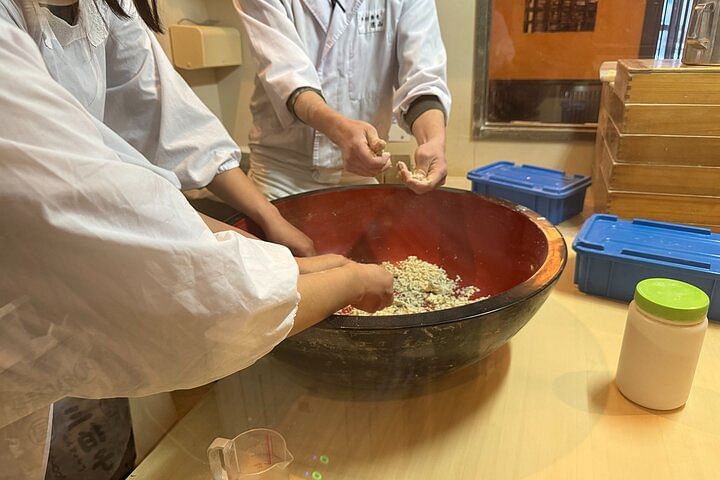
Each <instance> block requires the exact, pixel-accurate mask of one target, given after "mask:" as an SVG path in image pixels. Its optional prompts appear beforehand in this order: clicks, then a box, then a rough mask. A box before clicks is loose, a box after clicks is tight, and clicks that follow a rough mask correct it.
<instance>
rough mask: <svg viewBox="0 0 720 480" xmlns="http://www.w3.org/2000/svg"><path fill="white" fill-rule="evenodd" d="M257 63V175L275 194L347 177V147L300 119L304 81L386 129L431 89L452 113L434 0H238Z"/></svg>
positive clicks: (253, 138)
mask: <svg viewBox="0 0 720 480" xmlns="http://www.w3.org/2000/svg"><path fill="white" fill-rule="evenodd" d="M234 1H235V5H236V7H237V9H238V12H239V13H240V15H241V17H242V19H243V24H244V26H245V29H246V31H247V34H248V37H249V39H250V44H251V47H252V50H253V54H254V56H255V57H256V59H257V61H258V63H259V65H258V75H257V79H256V88H255V92H254V94H253V97H252V102H251V106H250V108H251V110H252V114H253V129H252V130H251V133H250V148H251V157H250V158H251V176H252V177H253V179H254V180H255V181H256V182H257V183H258V185H259V186H260V187H261V189H262V190H263V191H264V192H265V194H266V195H268V196H269V197H270V198H276V197H280V196H285V195H288V194H292V193H298V192H302V191H306V190H313V189H317V188H323V187H328V186H334V185H338V184H345V183H358V182H367V181H368V180H369V179H366V178H365V179H363V178H362V177H357V176H353V175H349V174H347V172H345V173H344V172H343V162H342V156H341V153H340V150H339V149H338V148H337V147H336V146H335V145H334V144H333V143H332V142H330V140H329V139H328V138H327V137H325V136H324V135H323V134H321V133H319V132H316V131H315V130H313V129H312V128H310V127H308V126H306V125H304V124H302V123H301V122H300V121H299V120H297V119H296V118H294V116H293V115H292V113H291V112H290V111H289V109H288V106H287V104H286V103H287V100H288V98H289V97H290V95H291V94H292V93H293V92H294V91H295V90H296V89H297V88H300V87H313V88H315V89H318V90H320V91H321V92H322V94H323V96H324V97H325V100H326V101H327V103H328V105H330V106H331V107H332V108H334V109H335V110H337V111H338V112H340V113H341V114H342V115H344V116H346V117H349V118H353V119H356V120H362V121H366V122H369V123H371V124H372V125H373V126H375V128H376V129H377V131H378V133H379V134H380V136H381V137H383V138H387V135H388V131H389V129H390V125H391V122H392V117H393V115H394V117H395V119H396V120H397V122H398V124H399V125H400V126H401V127H403V128H405V129H406V130H408V125H406V124H405V119H404V115H405V113H406V112H407V110H408V108H409V107H410V106H411V105H412V103H413V102H414V101H415V100H416V99H417V98H418V97H421V96H425V95H433V96H435V97H437V98H438V99H439V101H440V102H441V103H442V105H443V108H444V110H445V113H446V114H449V112H450V93H449V91H448V88H447V82H446V63H447V62H446V54H445V48H444V46H443V43H442V38H441V36H440V28H439V25H438V20H437V13H436V10H435V3H434V0H341V4H342V6H343V7H344V9H345V10H344V11H343V9H341V8H339V7H338V6H336V7H335V8H334V9H333V8H332V6H331V2H330V0H234Z"/></svg>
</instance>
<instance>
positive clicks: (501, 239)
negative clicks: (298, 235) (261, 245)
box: [235, 186, 564, 296]
mask: <svg viewBox="0 0 720 480" xmlns="http://www.w3.org/2000/svg"><path fill="white" fill-rule="evenodd" d="M275 204H276V205H277V207H278V209H279V210H280V212H281V213H282V215H283V216H284V217H285V218H286V219H287V220H288V221H290V222H291V223H292V224H293V225H295V226H297V227H298V228H299V229H300V230H302V231H303V232H305V233H306V234H307V235H308V236H310V238H312V239H313V240H314V241H315V246H316V249H317V251H318V253H339V254H342V255H345V256H347V257H349V258H351V259H353V260H356V261H360V262H371V263H379V262H382V261H398V260H403V259H405V258H407V257H408V256H410V255H414V256H417V257H418V258H420V259H422V260H425V261H428V262H431V263H434V264H437V265H440V266H442V267H443V268H444V269H445V270H446V271H447V272H448V274H449V275H450V276H451V277H455V276H456V275H459V276H460V277H461V278H462V280H463V282H462V283H463V285H474V286H475V287H477V288H479V289H480V292H479V296H491V295H496V294H499V293H501V292H505V291H507V290H510V289H512V288H513V287H516V286H518V285H520V284H522V283H523V282H527V281H528V280H529V279H530V278H531V277H534V276H535V277H538V275H537V274H538V271H539V270H540V269H542V268H543V267H545V268H546V269H547V267H548V260H549V252H550V251H551V250H556V249H555V248H550V247H551V245H550V244H551V243H556V242H558V241H559V242H561V243H562V248H563V254H562V255H561V256H562V258H560V255H559V254H558V255H557V257H558V258H556V259H554V261H553V262H552V263H553V264H554V265H551V266H550V267H551V268H550V271H548V272H546V274H543V275H540V277H542V278H536V279H537V280H538V281H537V282H532V283H533V284H534V285H533V287H534V288H541V287H543V286H544V285H545V284H547V283H548V282H549V281H550V280H551V279H554V277H555V275H556V274H558V273H559V271H561V269H562V266H563V265H564V242H563V241H562V237H561V236H560V234H559V233H558V232H557V230H556V229H555V228H554V227H552V226H551V225H550V224H548V223H547V222H546V221H545V220H543V219H538V218H537V215H536V214H534V213H532V212H529V211H528V210H527V209H524V208H522V207H516V206H514V205H511V204H508V203H505V202H501V201H496V200H493V199H489V198H486V197H482V196H479V195H475V194H472V193H469V192H464V191H459V190H451V189H443V190H437V191H434V192H432V193H429V194H426V195H415V194H413V193H412V192H410V191H408V190H407V189H406V188H402V187H394V186H370V187H346V188H340V189H331V190H323V191H318V192H312V193H307V194H302V195H295V196H293V197H288V198H286V199H281V200H278V201H276V202H275ZM235 224H236V225H237V226H239V227H240V228H244V229H248V230H249V231H251V232H253V233H255V234H256V235H258V236H262V232H260V230H259V229H258V228H257V227H256V226H255V225H252V224H248V223H247V222H246V221H245V220H244V219H240V220H237V221H236V222H235Z"/></svg>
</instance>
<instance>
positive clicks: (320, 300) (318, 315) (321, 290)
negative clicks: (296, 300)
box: [290, 263, 364, 335]
mask: <svg viewBox="0 0 720 480" xmlns="http://www.w3.org/2000/svg"><path fill="white" fill-rule="evenodd" d="M298 291H299V292H300V304H299V306H298V311H297V314H296V315H295V323H294V324H293V328H292V330H291V331H290V335H295V334H296V333H299V332H301V331H303V330H305V329H306V328H309V327H312V326H313V325H315V324H316V323H318V322H320V321H322V320H324V319H326V318H327V317H329V316H330V315H332V314H333V313H335V312H337V311H338V310H340V309H342V308H345V307H347V306H348V305H350V304H351V303H353V302H354V301H356V300H357V299H358V298H360V297H362V295H363V294H364V290H363V285H362V282H361V281H360V279H359V276H358V274H357V272H356V269H355V265H354V264H352V263H349V264H347V265H344V266H342V267H338V268H333V269H332V270H326V271H324V272H318V273H308V274H305V275H300V277H299V278H298Z"/></svg>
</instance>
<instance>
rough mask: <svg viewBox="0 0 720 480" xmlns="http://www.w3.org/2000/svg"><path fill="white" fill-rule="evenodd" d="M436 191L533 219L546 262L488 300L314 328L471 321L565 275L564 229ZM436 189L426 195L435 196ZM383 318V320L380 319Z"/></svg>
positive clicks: (528, 213)
mask: <svg viewBox="0 0 720 480" xmlns="http://www.w3.org/2000/svg"><path fill="white" fill-rule="evenodd" d="M405 188H406V187H405V186H404V185H386V184H377V185H348V186H342V187H332V188H325V189H321V190H312V191H309V192H303V193H298V194H295V195H290V196H287V197H282V198H279V199H276V200H273V202H272V203H273V204H275V205H280V204H282V203H285V202H288V201H291V200H295V199H297V198H301V197H309V196H315V195H321V194H327V193H334V192H339V191H346V190H370V189H375V190H379V189H405ZM436 190H440V191H446V192H451V193H454V194H460V195H465V196H473V197H480V198H482V199H484V200H486V201H489V202H491V203H494V204H497V205H500V206H502V207H505V208H509V209H510V210H513V211H515V212H517V213H520V214H521V215H523V216H525V217H526V218H527V219H528V220H530V221H531V222H532V223H533V224H534V225H535V226H536V227H537V228H538V229H539V230H540V231H541V232H542V234H543V235H544V237H545V239H546V241H547V244H548V254H547V256H546V257H545V261H544V262H543V264H542V265H541V266H540V267H539V268H538V269H537V270H536V271H535V273H534V274H533V275H532V276H530V277H529V278H528V279H526V280H525V281H523V282H522V283H519V284H518V285H516V286H514V287H512V288H510V289H508V290H505V291H504V292H501V293H499V294H497V295H493V296H491V297H489V298H486V299H484V300H478V301H475V302H472V303H468V304H467V305H463V306H460V307H453V308H447V309H444V310H436V311H434V312H423V313H410V314H402V315H384V316H372V315H362V316H360V315H340V314H334V315H331V316H330V317H328V318H327V319H325V320H323V321H322V322H320V323H318V324H317V325H315V326H314V327H313V328H320V329H328V330H338V329H339V330H396V329H407V328H422V327H431V326H439V325H446V324H451V323H455V322H459V321H463V320H470V319H474V318H478V317H483V316H488V315H491V314H494V313H497V312H499V311H502V310H506V309H509V308H512V307H513V306H514V305H516V304H518V303H520V302H524V301H525V300H527V299H529V298H532V297H534V296H535V295H538V294H540V293H542V292H543V291H545V290H546V289H547V288H550V287H551V286H552V285H553V284H554V283H555V282H556V281H557V280H558V279H559V278H560V275H562V273H563V271H564V270H565V267H566V265H567V257H568V252H567V244H566V242H565V238H564V237H563V235H562V233H560V230H558V228H557V227H556V226H555V225H553V224H552V223H551V222H550V221H549V220H547V218H545V217H543V216H542V215H540V214H539V213H537V212H535V211H533V210H532V209H530V208H527V207H525V206H522V205H518V204H516V203H513V202H510V201H508V200H504V199H501V198H496V197H490V196H487V195H481V194H478V193H475V192H472V191H469V190H463V189H459V188H450V187H441V188H438V189H436ZM431 194H432V192H429V193H426V194H425V195H431ZM245 218H247V216H246V215H244V214H242V213H236V214H235V215H232V216H231V217H229V218H228V219H227V220H226V223H229V224H231V225H234V224H235V223H237V222H238V221H240V220H242V219H245ZM380 319H382V320H380ZM380 322H381V323H380Z"/></svg>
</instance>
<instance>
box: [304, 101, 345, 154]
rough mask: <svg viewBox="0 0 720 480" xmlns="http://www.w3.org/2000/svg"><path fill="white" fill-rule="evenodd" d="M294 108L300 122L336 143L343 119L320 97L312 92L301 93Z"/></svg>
mask: <svg viewBox="0 0 720 480" xmlns="http://www.w3.org/2000/svg"><path fill="white" fill-rule="evenodd" d="M294 107H295V116H297V118H299V119H300V121H302V122H303V123H305V124H306V125H309V126H311V127H312V128H314V129H315V130H318V131H320V132H322V133H324V134H325V135H326V136H327V137H328V138H329V139H330V140H332V141H333V142H335V143H337V142H338V139H337V137H338V135H340V132H339V126H340V124H341V123H342V121H343V120H345V117H343V116H342V115H340V114H339V113H338V112H336V111H335V110H333V109H332V108H330V107H329V106H328V104H327V103H325V100H323V98H322V97H321V96H320V95H318V94H317V93H316V92H313V91H306V92H303V93H301V94H300V96H298V98H297V100H296V101H295V106H294Z"/></svg>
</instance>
